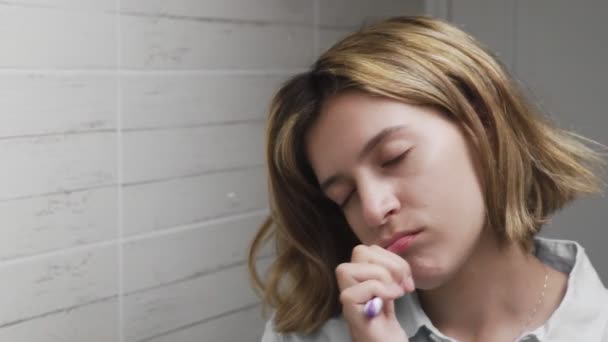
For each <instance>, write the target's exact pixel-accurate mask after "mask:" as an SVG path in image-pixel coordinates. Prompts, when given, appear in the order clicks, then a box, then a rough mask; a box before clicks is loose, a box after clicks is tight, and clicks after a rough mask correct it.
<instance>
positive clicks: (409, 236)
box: [382, 230, 420, 254]
mask: <svg viewBox="0 0 608 342" xmlns="http://www.w3.org/2000/svg"><path fill="white" fill-rule="evenodd" d="M418 233H420V230H417V231H412V232H402V233H397V234H395V235H393V236H392V237H391V238H390V239H389V240H388V241H385V242H384V243H383V244H382V247H384V248H385V249H387V250H388V251H391V252H393V253H396V254H401V253H403V252H405V251H406V250H407V249H408V248H409V246H410V245H411V244H412V242H413V241H414V239H415V238H416V236H417V235H418Z"/></svg>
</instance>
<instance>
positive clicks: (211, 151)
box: [123, 122, 264, 183]
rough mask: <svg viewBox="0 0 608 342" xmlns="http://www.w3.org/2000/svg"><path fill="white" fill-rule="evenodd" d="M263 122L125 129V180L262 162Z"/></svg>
mask: <svg viewBox="0 0 608 342" xmlns="http://www.w3.org/2000/svg"><path fill="white" fill-rule="evenodd" d="M263 135H264V124H263V123H262V122H260V123H239V124H230V125H218V126H202V127H193V128H186V129H170V130H162V131H134V132H126V133H125V134H124V137H123V139H124V140H123V142H124V181H125V182H126V183H131V182H139V181H146V180H158V179H165V178H173V177H180V176H186V175H198V174H200V173H202V172H209V171H212V170H221V169H226V168H239V167H247V166H254V165H262V164H263V162H264V152H263V139H264V137H263Z"/></svg>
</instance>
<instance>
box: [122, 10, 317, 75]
mask: <svg viewBox="0 0 608 342" xmlns="http://www.w3.org/2000/svg"><path fill="white" fill-rule="evenodd" d="M120 20H121V27H122V38H123V39H122V40H121V43H122V46H121V50H122V53H123V65H122V66H123V67H126V68H137V69H141V68H144V69H155V68H161V69H163V68H164V69H195V68H208V69H214V68H220V69H230V68H235V69H252V68H266V69H293V68H304V67H307V66H308V65H309V64H310V63H311V62H312V39H313V30H312V28H310V27H302V26H282V25H261V24H235V23H225V22H210V21H184V20H174V19H166V18H142V17H133V16H123V17H121V19H120Z"/></svg>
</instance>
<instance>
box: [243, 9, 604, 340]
mask: <svg viewBox="0 0 608 342" xmlns="http://www.w3.org/2000/svg"><path fill="white" fill-rule="evenodd" d="M266 133H267V145H266V148H267V150H266V153H267V163H268V170H269V184H270V193H271V198H272V200H271V212H272V214H271V216H270V217H269V219H268V220H267V222H266V223H265V224H264V225H263V226H262V227H261V229H260V231H259V232H258V235H257V236H256V238H255V240H254V242H253V244H252V247H251V251H250V260H249V261H250V270H251V272H252V276H253V280H254V283H255V285H256V286H257V287H258V289H259V290H260V291H261V294H262V295H263V299H264V302H265V303H266V304H269V305H270V306H271V307H273V308H274V314H273V316H272V319H271V320H269V322H268V324H267V325H266V331H265V333H264V337H263V338H262V340H263V341H349V340H353V341H408V340H409V341H514V340H515V341H608V291H607V290H606V289H605V287H604V286H603V285H602V283H601V281H600V279H599V277H598V275H597V274H596V272H595V271H594V269H593V266H592V265H591V263H590V261H589V260H588V258H587V256H586V255H585V252H584V250H583V248H582V247H581V246H580V245H579V244H577V243H576V242H572V241H559V240H551V239H545V238H539V237H537V236H536V235H537V234H538V232H539V231H540V229H541V227H542V226H543V224H544V223H545V222H546V221H547V220H548V218H549V217H550V215H552V214H553V213H555V212H556V211H557V210H559V209H561V208H562V207H564V206H565V205H566V204H567V203H569V202H571V201H572V200H573V199H575V198H576V197H578V196H580V195H583V194H589V193H594V192H598V191H599V190H600V187H601V183H600V179H598V177H597V176H596V175H594V170H595V167H596V166H600V164H601V163H602V160H601V159H600V157H599V154H598V153H597V152H594V151H593V150H592V149H591V148H589V147H587V146H586V145H585V144H584V142H588V140H585V139H583V138H581V137H578V136H576V135H574V134H572V133H569V132H566V131H563V130H560V129H558V128H555V127H554V126H552V125H551V124H550V123H549V122H548V120H547V119H545V118H543V117H542V116H541V115H539V114H538V113H536V112H535V110H534V108H532V107H531V106H530V105H529V104H528V103H526V101H525V99H524V98H523V96H522V95H521V94H520V93H519V92H518V90H517V89H516V86H515V85H514V83H513V81H512V80H511V79H510V78H509V76H508V75H507V73H506V72H505V71H504V68H502V67H501V66H500V65H499V64H498V63H497V62H496V60H495V59H494V58H493V57H491V56H490V55H489V54H488V53H487V52H486V51H484V50H483V49H482V48H481V47H480V46H479V44H478V43H477V42H476V41H475V40H474V39H473V38H472V37H470V36H468V35H467V34H465V33H464V32H462V31H460V30H458V29H457V28H455V27H453V26H450V25H449V24H446V23H443V22H440V21H436V20H432V19H428V18H422V17H398V18H392V19H389V20H386V21H383V22H380V23H377V24H375V25H372V26H370V27H367V28H365V29H362V30H361V31H360V32H357V33H355V34H353V35H351V36H349V37H347V38H345V39H344V40H342V41H341V42H339V43H337V44H336V45H335V46H333V47H332V48H331V49H330V50H328V51H327V52H326V53H324V54H323V55H322V56H321V57H320V58H319V60H318V61H317V62H316V63H315V64H314V66H313V67H312V69H311V70H310V71H308V72H305V73H302V74H300V75H297V76H295V77H294V78H292V79H291V80H290V81H288V82H287V83H286V84H284V86H283V87H282V88H281V89H280V91H279V92H278V93H277V95H276V97H275V98H274V101H273V104H272V108H271V113H270V117H269V121H268V126H267V132H266ZM268 239H272V240H274V242H275V247H276V261H275V262H274V264H272V266H271V267H270V270H269V271H268V273H267V277H266V278H265V279H264V280H263V281H262V280H261V279H260V277H259V275H258V273H257V272H256V270H255V267H254V266H255V263H254V260H255V257H256V255H257V251H258V250H259V249H260V247H261V245H262V243H263V242H264V241H266V240H268ZM373 298H380V299H382V302H383V303H384V305H383V306H382V309H381V311H380V312H379V314H378V315H377V316H375V317H369V316H368V315H366V314H365V312H366V311H365V310H366V309H369V308H366V307H365V304H366V303H367V302H368V301H370V300H371V299H373Z"/></svg>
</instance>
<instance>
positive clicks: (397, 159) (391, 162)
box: [382, 150, 409, 167]
mask: <svg viewBox="0 0 608 342" xmlns="http://www.w3.org/2000/svg"><path fill="white" fill-rule="evenodd" d="M408 152H409V150H407V151H405V152H403V153H401V154H400V155H399V156H397V158H393V159H391V160H389V161H386V162H384V163H382V167H388V166H392V165H395V164H398V163H399V162H400V161H401V160H403V158H405V156H406V155H407V153H408Z"/></svg>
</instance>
